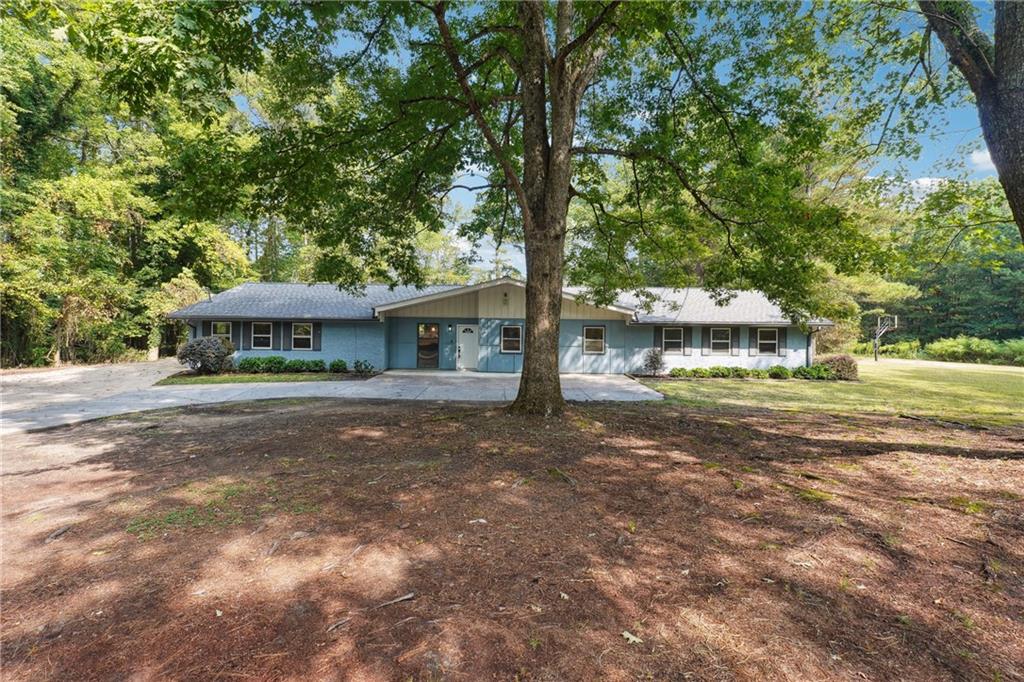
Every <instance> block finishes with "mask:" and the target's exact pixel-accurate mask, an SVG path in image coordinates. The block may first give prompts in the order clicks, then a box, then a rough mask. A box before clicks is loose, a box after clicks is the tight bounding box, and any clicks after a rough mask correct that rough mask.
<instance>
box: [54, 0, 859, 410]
mask: <svg viewBox="0 0 1024 682" xmlns="http://www.w3.org/2000/svg"><path fill="white" fill-rule="evenodd" d="M820 18H821V17H820V14H819V10H818V8H816V7H810V6H793V5H787V4H783V3H765V4H753V3H749V4H732V3H707V2H701V3H685V2H679V3H620V2H618V1H617V0H610V1H608V2H594V3H578V4H577V3H574V2H572V1H571V0H566V1H563V2H558V3H551V2H523V3H513V2H489V3H479V4H461V3H459V4H452V3H447V2H434V3H427V2H408V3H379V4H372V5H371V4H333V3H309V4H291V3H289V4H283V3H276V4H266V5H261V4H255V3H254V4H249V3H203V2H190V3H174V4H160V3H154V4H149V3H140V2H131V3H125V2H112V3H109V4H104V5H103V6H102V7H101V8H100V9H99V10H98V11H95V12H93V13H92V14H90V15H89V16H88V17H85V18H84V19H83V18H81V17H77V18H76V20H75V21H74V22H73V26H72V28H73V30H72V31H71V36H72V39H73V40H74V41H76V42H78V43H80V44H83V45H86V46H87V47H88V48H89V50H90V52H91V53H92V54H94V55H96V56H98V57H100V58H102V59H104V60H105V61H106V63H108V64H109V71H108V73H107V76H106V81H107V83H108V85H110V86H111V87H112V88H113V89H114V90H116V91H117V92H119V93H121V95H122V96H123V97H124V98H125V99H126V100H127V101H128V102H129V103H130V104H131V105H132V106H134V107H136V108H145V107H146V106H147V102H148V101H149V98H150V94H151V93H154V92H161V91H165V90H166V91H170V92H172V93H174V94H177V95H178V96H179V97H180V98H181V100H182V103H183V105H185V106H192V107H194V110H195V111H196V112H197V113H200V114H205V115H209V112H210V111H211V110H212V111H216V110H217V107H218V106H224V104H225V103H226V102H230V101H231V100H227V99H226V98H225V95H230V94H232V93H235V92H237V85H238V83H239V80H240V79H245V78H247V77H249V76H250V75H259V77H261V78H263V79H264V81H265V82H271V83H273V84H275V85H276V88H275V93H274V95H273V97H269V98H268V99H267V100H266V101H260V100H257V101H252V100H250V101H248V102H245V103H243V104H240V103H239V98H238V97H236V98H235V99H234V101H233V103H234V104H235V105H239V106H243V108H245V109H247V110H248V111H251V112H255V113H254V120H255V121H256V123H257V124H260V123H261V121H260V117H259V112H260V110H261V107H267V108H270V109H273V111H274V112H275V120H276V121H277V123H275V124H273V125H270V124H267V125H263V126H261V142H260V144H259V145H257V147H256V148H255V149H254V151H253V153H251V154H250V155H248V156H247V158H246V160H245V163H246V169H247V173H248V174H249V175H248V177H247V180H249V181H255V183H256V186H258V187H259V188H260V191H259V192H258V195H259V197H260V200H261V201H263V202H265V204H266V207H265V208H266V210H267V211H268V212H271V213H273V214H275V215H280V216H282V217H284V218H285V219H286V220H289V221H290V222H292V223H293V224H297V225H301V226H302V227H303V228H305V229H307V230H309V232H310V233H311V234H313V235H314V236H315V239H316V241H317V243H318V246H319V250H320V253H322V254H323V258H322V261H321V266H322V267H321V270H320V271H321V272H322V273H324V274H328V275H330V276H332V277H334V278H335V279H336V280H338V281H340V282H342V283H345V284H355V283H358V281H360V280H362V279H366V278H370V277H372V278H384V279H390V280H405V281H413V282H415V281H417V280H418V279H419V278H420V277H421V276H422V273H421V272H420V271H419V268H418V267H417V264H416V259H415V247H414V243H415V233H416V231H417V230H420V229H435V230H436V229H438V228H439V227H440V226H441V225H442V224H443V223H444V222H445V219H446V215H445V203H444V198H445V197H447V196H449V195H450V194H451V192H453V191H454V190H456V189H458V188H463V189H470V190H473V191H477V192H479V194H480V196H479V199H478V202H477V210H476V220H474V221H472V222H471V223H469V224H468V225H467V226H466V227H465V229H466V231H467V232H469V233H470V236H474V237H480V236H481V235H482V234H483V233H484V232H485V231H486V232H490V233H492V234H493V235H494V236H495V237H496V238H497V239H498V240H499V241H501V240H506V239H514V240H517V241H518V240H521V241H522V243H523V244H524V245H525V251H526V264H527V278H526V279H527V283H526V302H527V319H526V322H527V325H526V343H525V357H524V365H523V375H522V380H521V382H520V389H519V395H518V397H517V399H516V401H515V403H514V405H513V410H515V411H519V412H523V413H531V414H555V413H559V412H560V411H561V410H562V409H563V407H564V404H563V399H562V395H561V390H560V385H559V378H558V337H559V318H560V311H561V305H562V298H563V281H564V279H565V274H566V273H565V269H564V268H565V253H566V238H567V234H568V233H569V227H570V225H569V221H568V216H569V210H570V206H571V205H572V204H577V205H579V206H581V207H585V208H586V211H585V212H584V213H583V215H588V216H590V218H585V219H582V220H581V221H580V224H579V225H577V227H576V228H575V231H574V235H575V237H576V239H577V242H578V241H579V240H580V239H581V238H582V239H583V240H585V241H587V242H588V243H589V245H590V246H591V247H594V246H599V247H600V250H595V249H593V248H591V249H589V250H587V249H581V250H578V251H577V254H578V255H579V258H577V260H576V261H575V267H574V272H575V273H576V278H577V279H579V280H580V281H581V282H582V283H584V284H586V285H588V286H589V288H590V289H591V290H592V292H593V294H594V296H595V297H596V298H597V299H598V300H607V299H609V298H611V297H612V296H614V293H615V291H616V290H619V289H622V288H629V287H632V286H635V285H637V280H636V279H635V278H632V277H631V274H630V273H631V270H632V268H633V267H634V266H635V264H636V263H637V261H638V260H643V258H645V257H651V258H657V259H658V260H659V262H661V263H672V262H685V263H687V264H688V267H685V268H684V267H679V268H668V269H667V270H666V272H668V273H670V275H671V276H669V277H668V281H664V282H662V283H663V284H668V285H686V284H693V283H698V282H699V283H700V284H702V285H704V286H707V287H710V288H712V289H716V290H719V291H723V292H724V290H725V289H726V288H730V287H734V288H760V289H762V290H764V291H765V292H766V293H767V294H768V295H769V296H770V297H771V298H772V299H773V300H776V301H777V302H778V303H780V305H781V306H782V307H783V309H784V310H786V312H788V313H789V314H791V315H792V316H793V317H794V319H800V318H801V317H806V316H808V315H810V314H812V313H816V312H822V311H821V310H820V308H819V309H816V307H817V303H818V302H819V301H820V300H821V296H819V295H818V294H817V291H818V285H820V283H821V281H822V280H823V279H824V277H825V276H826V275H827V274H828V273H830V272H834V271H836V270H838V271H853V270H856V269H857V268H859V267H861V266H863V265H864V264H865V262H866V261H868V260H869V259H871V258H872V257H873V253H872V245H871V244H870V243H869V242H868V241H867V240H865V239H863V238H862V235H861V233H860V231H858V230H857V229H856V225H855V224H854V223H852V222H851V221H850V220H848V217H847V215H846V214H845V212H844V211H843V210H842V209H841V208H840V207H838V206H837V205H836V204H835V203H833V202H831V201H830V200H829V198H830V194H829V193H828V192H815V191H810V189H809V185H816V186H817V185H829V184H830V183H832V182H833V181H834V178H833V177H829V176H827V175H820V174H816V173H810V172H808V169H811V168H820V167H822V164H821V163H820V161H821V160H822V159H823V158H825V157H830V158H835V156H836V155H837V154H843V153H845V152H846V151H847V150H848V149H849V148H852V147H854V146H857V145H859V144H860V143H861V139H860V137H861V136H862V134H863V131H864V129H865V128H866V127H867V126H869V125H870V124H871V123H872V122H873V121H874V118H873V117H877V114H876V112H875V111H874V109H873V108H872V107H871V106H866V107H861V106H860V105H858V103H857V101H856V98H855V96H854V94H853V89H854V87H855V85H854V84H853V81H852V80H851V74H852V73H854V70H852V69H850V68H848V63H844V62H843V61H842V60H835V59H834V58H833V57H834V52H833V49H832V48H833V47H834V45H830V44H823V42H822V35H823V33H822V32H821V31H820V30H819V28H820V26H819V22H820ZM825 33H828V32H825ZM826 43H827V41H826ZM844 64H845V66H844ZM218 93H219V95H220V97H219V98H218V96H217V95H218ZM841 176H842V173H839V174H837V175H836V176H835V177H841ZM614 182H620V183H625V187H626V189H625V191H623V192H618V193H616V194H615V196H612V195H611V194H610V193H609V192H608V189H607V188H608V187H609V185H610V184H613V183H614ZM650 206H654V207H656V208H655V210H645V207H650Z"/></svg>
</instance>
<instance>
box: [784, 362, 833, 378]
mask: <svg viewBox="0 0 1024 682" xmlns="http://www.w3.org/2000/svg"><path fill="white" fill-rule="evenodd" d="M793 376H794V377H796V378H797V379H812V380H816V381H827V380H828V379H835V378H836V377H835V375H834V374H833V373H832V370H831V369H829V368H828V367H826V366H825V365H822V364H820V363H814V364H813V365H811V366H810V367H797V368H796V369H795V370H793Z"/></svg>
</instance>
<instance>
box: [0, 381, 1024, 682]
mask: <svg viewBox="0 0 1024 682" xmlns="http://www.w3.org/2000/svg"><path fill="white" fill-rule="evenodd" d="M1022 450H1024V429H1021V428H1018V427H1000V428H993V429H991V430H975V429H956V428H948V427H944V426H941V425H937V424H933V423H927V422H920V421H914V420H901V419H897V418H892V417H885V416H881V415H872V416H849V415H845V416H842V417H834V416H828V415H808V414H798V413H779V412H771V411H764V410H762V411H758V410H755V409H752V408H744V409H734V410H711V409H694V408H686V407H681V406H672V405H646V406H644V405H639V406H622V405H615V406H594V405H590V406H576V407H574V408H573V411H572V413H571V414H570V415H569V416H568V417H566V418H565V419H564V420H557V421H556V420H548V421H541V420H522V419H513V418H509V417H506V416H504V415H503V414H501V413H500V412H499V411H498V410H497V409H495V408H485V407H481V406H479V405H477V406H472V405H463V406H458V405H454V406H453V405H447V406H442V405H436V404H423V403H355V402H332V401H326V400H319V401H268V402H257V403H245V404H230V405H219V406H216V407H204V408H195V409H193V408H187V409H178V410H173V411H165V412H150V413H143V414H140V415H135V416H133V417H130V418H117V419H110V420H106V421H102V422H95V423H90V424H83V425H79V426H75V427H70V428H64V429H59V430H55V431H50V432H47V433H37V434H29V435H24V436H18V437H11V438H7V439H5V442H4V455H5V464H4V471H3V485H4V487H3V494H4V507H3V548H4V552H3V585H2V587H3V609H2V626H3V631H2V656H3V661H2V664H3V675H4V677H5V678H7V679H27V678H35V679H38V678H44V677H48V678H55V679H75V680H81V679H111V678H115V679H125V678H128V677H131V678H132V679H157V678H161V679H167V678H177V679H217V678H228V677H230V678H238V677H242V678H256V679H357V680H389V679H465V680H483V679H514V678H518V679H523V680H526V679H541V680H553V679H622V680H633V679H684V678H687V677H693V678H695V679H750V680H754V679H766V678H772V679H801V680H804V679H864V678H867V679H921V680H942V679H988V680H991V679H1002V680H1007V679H1020V678H1021V676H1022V675H1024V503H1022V499H1024V498H1022V496H1024V452H1022ZM410 595H411V596H410Z"/></svg>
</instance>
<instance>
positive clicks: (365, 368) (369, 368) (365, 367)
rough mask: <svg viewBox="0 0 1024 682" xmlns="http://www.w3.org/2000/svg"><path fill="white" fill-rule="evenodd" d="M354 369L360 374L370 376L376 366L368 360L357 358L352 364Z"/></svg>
mask: <svg viewBox="0 0 1024 682" xmlns="http://www.w3.org/2000/svg"><path fill="white" fill-rule="evenodd" d="M352 371H353V372H355V373H356V374H358V375H359V376H369V375H370V374H373V372H374V368H373V364H372V363H370V362H367V361H366V360H356V361H355V362H354V363H353V364H352Z"/></svg>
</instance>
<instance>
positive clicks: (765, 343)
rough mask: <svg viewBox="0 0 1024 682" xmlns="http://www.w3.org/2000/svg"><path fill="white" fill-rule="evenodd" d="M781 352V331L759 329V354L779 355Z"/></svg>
mask: <svg viewBox="0 0 1024 682" xmlns="http://www.w3.org/2000/svg"><path fill="white" fill-rule="evenodd" d="M778 352H779V330H778V329H758V330H757V354H758V355H777V354H778Z"/></svg>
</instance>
